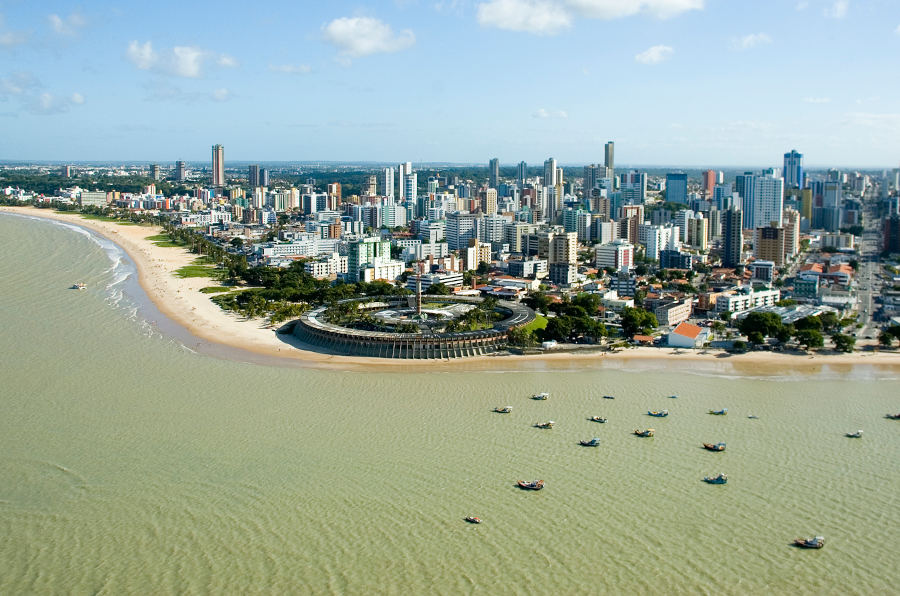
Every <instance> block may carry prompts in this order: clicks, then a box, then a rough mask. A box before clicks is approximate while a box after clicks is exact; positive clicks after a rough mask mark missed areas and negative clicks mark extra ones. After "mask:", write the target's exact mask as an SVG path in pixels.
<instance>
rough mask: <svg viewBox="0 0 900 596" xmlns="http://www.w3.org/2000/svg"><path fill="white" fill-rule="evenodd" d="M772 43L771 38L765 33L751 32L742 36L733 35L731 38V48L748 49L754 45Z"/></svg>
mask: <svg viewBox="0 0 900 596" xmlns="http://www.w3.org/2000/svg"><path fill="white" fill-rule="evenodd" d="M767 43H772V38H771V37H769V36H768V34H766V33H751V34H749V35H744V36H743V37H735V38H734V39H732V40H731V48H732V49H733V50H749V49H752V48H755V47H756V46H761V45H764V44H767Z"/></svg>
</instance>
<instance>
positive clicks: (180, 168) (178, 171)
mask: <svg viewBox="0 0 900 596" xmlns="http://www.w3.org/2000/svg"><path fill="white" fill-rule="evenodd" d="M185 178H187V172H186V171H185V168H184V162H183V161H181V160H179V161H176V162H175V180H176V181H178V182H184V179H185Z"/></svg>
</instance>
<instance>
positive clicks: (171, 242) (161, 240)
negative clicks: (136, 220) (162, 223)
mask: <svg viewBox="0 0 900 596" xmlns="http://www.w3.org/2000/svg"><path fill="white" fill-rule="evenodd" d="M147 240H149V241H151V242H152V243H153V244H155V245H156V246H161V247H163V248H177V247H180V246H184V245H185V244H184V242H181V241H178V240H175V239H173V238H172V237H171V236H169V235H168V234H165V233H163V234H154V235H153V236H147Z"/></svg>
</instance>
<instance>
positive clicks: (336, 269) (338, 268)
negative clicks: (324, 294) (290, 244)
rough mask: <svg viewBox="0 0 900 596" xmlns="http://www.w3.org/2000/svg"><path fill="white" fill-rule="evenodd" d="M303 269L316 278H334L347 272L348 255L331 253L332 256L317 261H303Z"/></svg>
mask: <svg viewBox="0 0 900 596" xmlns="http://www.w3.org/2000/svg"><path fill="white" fill-rule="evenodd" d="M303 270H304V271H306V272H307V273H309V274H310V275H312V276H313V277H315V278H316V279H328V278H333V277H335V276H337V275H338V274H341V273H347V257H343V256H341V255H340V254H339V253H336V252H335V253H331V255H330V256H328V257H325V258H324V259H319V260H316V261H306V262H305V263H303Z"/></svg>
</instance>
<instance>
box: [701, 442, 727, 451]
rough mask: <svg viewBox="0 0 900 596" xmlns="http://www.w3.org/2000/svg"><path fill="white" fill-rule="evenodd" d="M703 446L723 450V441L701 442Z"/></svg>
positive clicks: (712, 449) (713, 449)
mask: <svg viewBox="0 0 900 596" xmlns="http://www.w3.org/2000/svg"><path fill="white" fill-rule="evenodd" d="M703 448H704V449H708V450H710V451H725V443H703Z"/></svg>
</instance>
